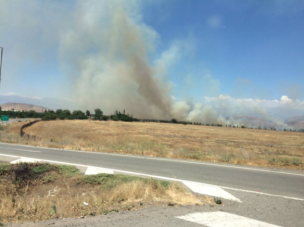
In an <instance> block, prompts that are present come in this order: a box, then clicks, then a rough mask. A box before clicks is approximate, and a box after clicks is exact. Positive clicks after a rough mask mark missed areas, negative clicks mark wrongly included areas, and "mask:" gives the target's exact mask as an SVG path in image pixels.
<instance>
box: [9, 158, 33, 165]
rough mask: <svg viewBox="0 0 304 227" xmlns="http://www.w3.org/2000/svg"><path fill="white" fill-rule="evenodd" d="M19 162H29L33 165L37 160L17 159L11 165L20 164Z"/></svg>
mask: <svg viewBox="0 0 304 227" xmlns="http://www.w3.org/2000/svg"><path fill="white" fill-rule="evenodd" d="M21 162H31V163H34V162H38V160H37V159H34V158H20V159H17V160H15V161H12V162H11V163H12V164H16V163H21Z"/></svg>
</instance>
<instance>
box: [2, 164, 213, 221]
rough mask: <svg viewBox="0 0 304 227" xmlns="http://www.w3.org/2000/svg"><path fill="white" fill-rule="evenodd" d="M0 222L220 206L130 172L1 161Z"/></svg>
mask: <svg viewBox="0 0 304 227" xmlns="http://www.w3.org/2000/svg"><path fill="white" fill-rule="evenodd" d="M0 198H1V203H0V217H1V220H0V226H2V224H1V222H15V221H38V220H47V219H54V218H65V217H80V216H95V215H100V214H104V215H106V214H108V213H111V212H119V211H128V210H130V211H132V210H136V209H141V208H144V207H145V206H146V205H148V204H149V205H164V206H167V205H168V206H173V205H195V204H197V205H203V204H215V202H214V201H213V199H212V198H208V197H205V196H195V195H193V194H192V193H191V192H189V191H188V190H186V189H185V188H184V187H183V186H181V185H178V184H174V183H169V182H166V181H157V180H153V179H143V178H137V177H131V176H125V175H116V174H115V175H113V174H97V175H90V176H83V175H80V174H79V173H78V170H77V169H76V168H75V167H73V166H53V165H49V164H40V163H31V164H26V163H21V164H14V165H12V164H0Z"/></svg>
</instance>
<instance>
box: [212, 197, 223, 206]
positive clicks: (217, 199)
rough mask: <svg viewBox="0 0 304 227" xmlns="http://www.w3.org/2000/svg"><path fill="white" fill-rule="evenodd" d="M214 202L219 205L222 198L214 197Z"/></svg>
mask: <svg viewBox="0 0 304 227" xmlns="http://www.w3.org/2000/svg"><path fill="white" fill-rule="evenodd" d="M214 202H215V203H216V204H218V205H220V204H222V203H223V202H222V200H221V199H219V198H214Z"/></svg>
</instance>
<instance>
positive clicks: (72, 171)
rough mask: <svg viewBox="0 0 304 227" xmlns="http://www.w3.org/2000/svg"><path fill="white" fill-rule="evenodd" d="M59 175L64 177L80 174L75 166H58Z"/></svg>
mask: <svg viewBox="0 0 304 227" xmlns="http://www.w3.org/2000/svg"><path fill="white" fill-rule="evenodd" d="M56 167H57V170H58V172H59V173H61V174H62V175H64V176H70V177H73V176H76V175H78V174H79V170H78V169H77V168H76V167H75V166H66V165H58V166H56Z"/></svg>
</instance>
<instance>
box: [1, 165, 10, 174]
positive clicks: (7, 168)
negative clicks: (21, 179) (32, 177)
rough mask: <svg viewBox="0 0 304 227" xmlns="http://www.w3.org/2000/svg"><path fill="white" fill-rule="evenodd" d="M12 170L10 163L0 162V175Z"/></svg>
mask: <svg viewBox="0 0 304 227" xmlns="http://www.w3.org/2000/svg"><path fill="white" fill-rule="evenodd" d="M9 170H12V165H9V164H0V175H2V174H4V173H5V172H7V171H9Z"/></svg>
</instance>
